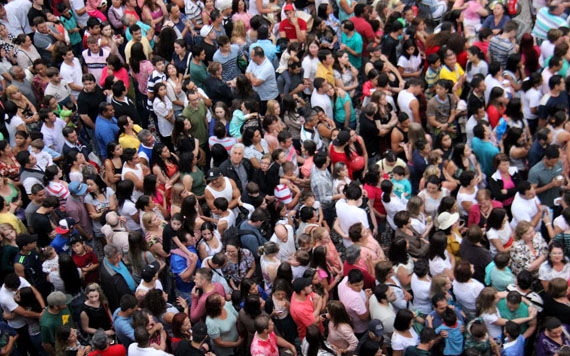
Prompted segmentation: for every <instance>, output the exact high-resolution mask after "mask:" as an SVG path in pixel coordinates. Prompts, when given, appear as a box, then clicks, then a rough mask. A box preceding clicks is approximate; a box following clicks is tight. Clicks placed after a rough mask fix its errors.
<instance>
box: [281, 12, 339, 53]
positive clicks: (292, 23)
mask: <svg viewBox="0 0 570 356" xmlns="http://www.w3.org/2000/svg"><path fill="white" fill-rule="evenodd" d="M283 11H285V15H286V16H287V18H285V19H283V20H281V22H280V23H279V37H280V38H287V39H288V40H289V42H301V43H303V42H305V38H306V37H307V23H306V22H305V20H303V19H301V18H299V17H297V12H296V11H295V8H294V7H293V4H287V5H285V7H284V8H283ZM341 49H342V48H341Z"/></svg>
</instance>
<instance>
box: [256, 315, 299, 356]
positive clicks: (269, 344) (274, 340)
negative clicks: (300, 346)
mask: <svg viewBox="0 0 570 356" xmlns="http://www.w3.org/2000/svg"><path fill="white" fill-rule="evenodd" d="M274 326H275V324H274V322H273V320H271V318H269V317H268V316H266V315H259V316H258V317H256V318H255V320H254V327H255V335H254V336H253V342H252V343H251V348H250V352H251V355H252V356H278V355H279V352H278V346H280V347H283V348H286V349H289V350H291V352H292V353H293V354H296V353H297V351H296V350H295V346H294V345H292V344H291V343H289V342H288V341H286V340H285V339H283V338H282V337H281V336H277V335H275V332H274Z"/></svg>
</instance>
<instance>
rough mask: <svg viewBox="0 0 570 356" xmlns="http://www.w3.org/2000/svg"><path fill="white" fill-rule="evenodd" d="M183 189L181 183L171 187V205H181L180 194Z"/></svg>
mask: <svg viewBox="0 0 570 356" xmlns="http://www.w3.org/2000/svg"><path fill="white" fill-rule="evenodd" d="M184 189H185V187H184V184H182V183H176V184H174V185H173V186H172V198H171V201H170V202H171V204H172V205H177V206H180V205H182V192H183V191H184Z"/></svg>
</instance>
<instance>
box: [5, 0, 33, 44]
mask: <svg viewBox="0 0 570 356" xmlns="http://www.w3.org/2000/svg"><path fill="white" fill-rule="evenodd" d="M31 7H32V2H31V1H29V0H15V1H10V2H9V3H7V4H6V5H5V6H4V10H5V12H6V20H7V21H6V22H5V25H6V28H7V29H8V32H9V33H11V34H13V35H14V36H18V35H20V34H25V35H27V34H30V33H32V32H33V29H32V28H31V27H30V21H29V20H28V12H29V11H30V8H31Z"/></svg>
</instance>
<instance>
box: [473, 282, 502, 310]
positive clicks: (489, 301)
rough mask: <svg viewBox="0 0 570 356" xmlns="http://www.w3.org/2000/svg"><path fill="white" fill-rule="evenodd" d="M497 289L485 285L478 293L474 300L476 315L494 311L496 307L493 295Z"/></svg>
mask: <svg viewBox="0 0 570 356" xmlns="http://www.w3.org/2000/svg"><path fill="white" fill-rule="evenodd" d="M496 294H497V290H496V289H495V288H493V287H485V288H483V290H482V291H481V293H479V296H478V297H477V300H476V301H475V308H476V311H477V316H481V314H484V313H489V312H490V313H495V312H496V311H497V307H496V305H495V295H496Z"/></svg>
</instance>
